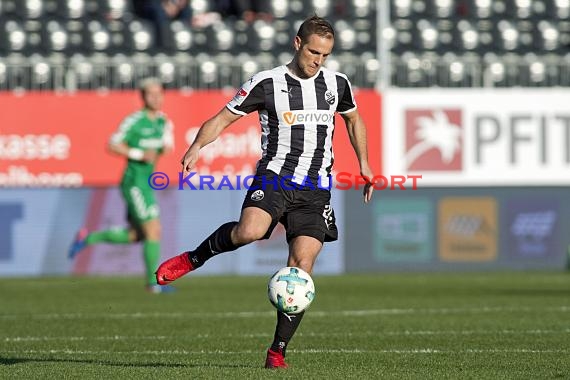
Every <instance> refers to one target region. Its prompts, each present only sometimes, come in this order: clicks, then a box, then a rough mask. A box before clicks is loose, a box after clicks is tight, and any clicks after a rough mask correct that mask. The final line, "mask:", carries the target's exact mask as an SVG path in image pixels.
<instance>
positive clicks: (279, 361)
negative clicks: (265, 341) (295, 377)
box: [265, 348, 289, 368]
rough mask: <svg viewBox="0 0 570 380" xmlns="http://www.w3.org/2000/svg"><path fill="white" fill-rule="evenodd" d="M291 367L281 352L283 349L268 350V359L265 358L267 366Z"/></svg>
mask: <svg viewBox="0 0 570 380" xmlns="http://www.w3.org/2000/svg"><path fill="white" fill-rule="evenodd" d="M287 367H289V366H288V365H287V363H285V356H283V354H282V353H281V351H278V352H275V351H273V350H271V348H270V349H269V350H267V359H265V368H287Z"/></svg>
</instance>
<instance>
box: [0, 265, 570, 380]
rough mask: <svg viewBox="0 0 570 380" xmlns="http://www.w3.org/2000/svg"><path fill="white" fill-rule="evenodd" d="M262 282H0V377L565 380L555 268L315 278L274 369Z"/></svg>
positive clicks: (568, 343) (567, 318)
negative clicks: (267, 363)
mask: <svg viewBox="0 0 570 380" xmlns="http://www.w3.org/2000/svg"><path fill="white" fill-rule="evenodd" d="M267 280H268V277H267V278H264V277H200V276H195V277H192V276H188V277H186V278H184V279H181V280H179V281H178V282H176V283H175V285H176V287H177V288H178V292H176V293H175V294H166V295H152V294H147V293H145V292H144V291H143V288H142V286H141V279H140V278H128V277H122V278H116V277H115V278H97V277H95V278H94V277H90V278H81V277H67V278H66V277H60V278H34V279H2V280H0V292H1V296H0V305H1V310H0V378H5V379H33V378H42V379H72V378H78V379H161V378H162V379H203V378H211V379H221V378H231V379H233V378H247V379H266V378H291V379H362V380H363V379H376V378H382V379H384V378H385V379H555V378H560V379H569V378H570V274H568V273H536V272H528V273H488V274H483V273H463V274H441V273H440V274H435V273H434V274H377V275H346V276H338V277H334V276H330V277H329V276H315V284H316V298H315V301H314V303H313V305H312V306H311V309H310V310H309V311H308V312H307V314H306V315H305V319H304V321H303V323H302V324H301V326H300V328H299V330H298V333H297V335H296V336H295V337H294V339H293V341H292V342H291V343H290V345H289V351H288V355H287V361H288V362H289V364H290V366H291V368H290V369H288V370H278V371H271V370H265V369H263V368H262V366H263V362H264V359H265V351H266V349H267V347H268V345H269V343H270V342H271V339H272V335H273V328H274V322H275V312H274V310H273V308H272V306H271V305H270V303H269V301H268V300H267V295H266V283H267Z"/></svg>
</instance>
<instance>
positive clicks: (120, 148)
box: [108, 142, 158, 163]
mask: <svg viewBox="0 0 570 380" xmlns="http://www.w3.org/2000/svg"><path fill="white" fill-rule="evenodd" d="M108 149H109V152H111V153H114V154H117V155H119V156H122V157H125V158H129V159H131V160H135V161H145V162H148V163H153V162H156V159H157V158H158V152H157V151H156V150H154V149H145V150H143V149H134V148H131V147H129V146H128V145H127V144H125V143H118V144H117V143H113V142H111V143H109V145H108Z"/></svg>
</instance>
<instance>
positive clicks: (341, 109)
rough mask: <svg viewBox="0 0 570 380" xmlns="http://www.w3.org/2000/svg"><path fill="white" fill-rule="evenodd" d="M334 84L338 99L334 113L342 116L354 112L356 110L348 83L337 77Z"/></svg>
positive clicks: (342, 77) (346, 80)
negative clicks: (335, 84)
mask: <svg viewBox="0 0 570 380" xmlns="http://www.w3.org/2000/svg"><path fill="white" fill-rule="evenodd" d="M336 82H337V88H338V97H339V100H338V105H337V107H336V112H338V113H340V114H343V113H349V112H352V111H354V110H355V109H356V101H355V100H354V93H353V92H352V86H351V84H350V81H349V80H348V79H347V78H346V77H344V76H340V75H337V77H336Z"/></svg>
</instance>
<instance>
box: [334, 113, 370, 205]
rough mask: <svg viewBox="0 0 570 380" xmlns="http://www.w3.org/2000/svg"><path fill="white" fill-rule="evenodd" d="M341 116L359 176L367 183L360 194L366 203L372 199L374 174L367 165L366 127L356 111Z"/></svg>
mask: <svg viewBox="0 0 570 380" xmlns="http://www.w3.org/2000/svg"><path fill="white" fill-rule="evenodd" d="M341 115H342V117H343V119H344V122H345V123H346V129H347V131H348V137H349V138H350V143H351V144H352V148H353V149H354V152H355V153H356V158H357V159H358V165H359V166H360V175H361V176H362V177H364V179H365V180H366V182H367V183H366V185H365V186H364V190H363V192H362V193H363V196H364V203H368V202H370V200H371V199H372V192H373V191H374V187H373V186H372V182H371V181H372V178H373V177H374V173H372V170H371V169H370V165H368V145H367V140H366V126H365V125H364V121H363V120H362V118H361V117H360V114H359V113H358V110H354V111H352V112H349V113H345V114H341Z"/></svg>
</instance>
